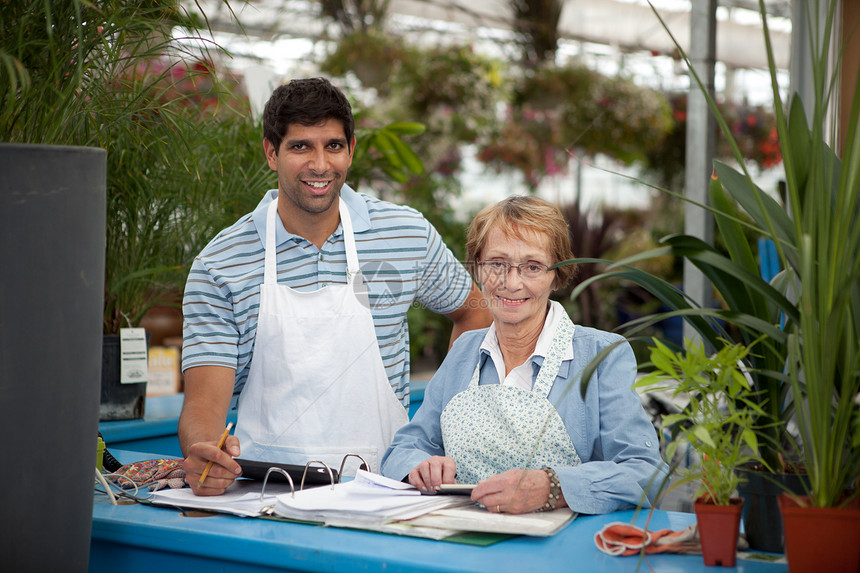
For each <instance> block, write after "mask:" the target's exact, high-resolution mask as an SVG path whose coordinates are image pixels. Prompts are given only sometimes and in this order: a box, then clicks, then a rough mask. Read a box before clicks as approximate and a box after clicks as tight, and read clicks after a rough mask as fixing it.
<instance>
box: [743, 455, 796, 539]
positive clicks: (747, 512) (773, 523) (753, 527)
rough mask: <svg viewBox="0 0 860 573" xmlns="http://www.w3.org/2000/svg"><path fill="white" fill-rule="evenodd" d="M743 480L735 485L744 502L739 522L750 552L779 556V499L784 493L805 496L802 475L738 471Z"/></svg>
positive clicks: (748, 470)
mask: <svg viewBox="0 0 860 573" xmlns="http://www.w3.org/2000/svg"><path fill="white" fill-rule="evenodd" d="M737 471H738V474H739V475H741V476H742V477H744V478H746V481H745V482H744V481H742V482H741V483H740V485H738V493H739V494H740V496H741V497H742V498H743V499H744V509H743V514H742V516H741V519H742V520H743V524H744V532H745V533H746V537H747V541H748V542H749V545H750V549H754V550H756V551H769V552H771V553H782V552H783V547H784V541H783V539H784V534H783V526H782V514H781V513H780V510H779V496H780V494H782V493H785V492H786V491H790V492H792V493H796V494H798V495H805V494H806V490H805V489H804V487H803V483H804V482H803V480H804V476H803V475H802V474H774V473H769V472H759V471H753V470H750V469H738V470H737Z"/></svg>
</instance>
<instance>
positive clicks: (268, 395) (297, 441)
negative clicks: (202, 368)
mask: <svg viewBox="0 0 860 573" xmlns="http://www.w3.org/2000/svg"><path fill="white" fill-rule="evenodd" d="M277 204H278V201H277V199H276V200H275V201H273V202H272V204H271V206H270V207H269V211H268V215H267V220H266V237H265V257H266V258H265V270H264V277H263V284H262V285H260V311H259V312H260V314H259V319H258V322H257V335H256V339H255V341H254V357H253V358H252V361H251V370H250V372H249V373H248V380H247V382H246V383H245V387H244V389H243V390H242V394H241V396H240V398H239V412H238V419H237V429H236V436H237V437H238V438H239V443H240V446H241V449H242V455H241V457H242V458H246V459H251V460H261V461H275V462H280V463H291V464H300V465H304V464H305V463H307V462H308V461H310V460H321V461H323V462H325V463H326V464H328V465H329V466H330V467H331V468H333V469H335V470H337V469H338V468H339V467H340V463H341V460H342V459H343V457H344V456H345V455H346V454H358V455H360V456H361V457H362V458H364V460H365V461H366V462H367V463H368V464H369V465H370V470H371V471H373V472H378V471H379V463H380V459H381V457H382V454H383V453H384V452H385V450H386V448H387V447H388V445H389V444H390V443H391V440H392V438H393V437H394V433H395V432H396V431H397V430H398V429H399V428H400V427H401V426H403V425H404V424H406V422H407V421H408V416H407V413H406V409H405V408H404V407H403V405H402V404H401V403H400V401H399V400H398V399H397V397H396V396H395V395H394V391H393V390H392V388H391V385H390V384H389V383H388V377H387V376H386V374H385V367H384V366H383V364H382V356H381V355H380V353H379V345H378V343H377V340H376V331H375V330H374V327H373V317H372V315H371V313H370V305H369V303H368V296H367V287H366V286H365V285H364V283H363V282H362V279H361V271H360V270H359V267H358V255H357V252H356V248H355V238H354V236H353V232H352V220H351V219H350V215H349V211H348V210H347V208H346V204H345V203H344V202H343V200H342V199H340V203H339V207H340V219H341V225H342V226H343V237H344V243H345V247H346V259H347V284H345V285H328V286H325V287H323V288H320V289H319V290H316V291H313V292H299V291H295V290H293V289H291V288H290V287H288V286H285V285H279V284H278V281H277V265H276V242H275V236H276V229H277V227H278V226H279V225H281V221H280V219H279V218H278V215H277Z"/></svg>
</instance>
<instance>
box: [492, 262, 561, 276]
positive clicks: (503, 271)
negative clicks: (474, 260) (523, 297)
mask: <svg viewBox="0 0 860 573" xmlns="http://www.w3.org/2000/svg"><path fill="white" fill-rule="evenodd" d="M478 266H479V267H481V269H483V271H484V272H485V273H487V274H488V275H490V276H491V277H493V278H503V277H507V276H508V273H509V272H511V269H512V268H514V269H517V271H518V272H519V273H520V276H521V277H522V278H524V279H539V278H541V277H542V276H544V275H545V274H546V273H547V272H549V267H548V266H546V265H545V264H543V263H536V262H534V261H529V262H527V263H520V264H518V265H514V264H511V263H509V262H507V261H479V262H478Z"/></svg>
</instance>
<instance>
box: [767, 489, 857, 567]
mask: <svg viewBox="0 0 860 573" xmlns="http://www.w3.org/2000/svg"><path fill="white" fill-rule="evenodd" d="M804 499H805V498H804ZM779 508H780V510H781V511H782V522H783V528H784V530H785V555H786V557H788V570H789V571H790V572H791V573H803V572H804V571H814V572H815V573H820V572H824V571H828V572H829V571H850V572H852V573H853V572H855V571H860V500H854V501H853V502H852V503H850V504H849V505H848V507H846V508H843V509H838V508H833V507H801V506H799V505H798V504H797V503H796V502H795V501H794V500H793V499H791V498H790V497H788V496H787V495H781V496H779Z"/></svg>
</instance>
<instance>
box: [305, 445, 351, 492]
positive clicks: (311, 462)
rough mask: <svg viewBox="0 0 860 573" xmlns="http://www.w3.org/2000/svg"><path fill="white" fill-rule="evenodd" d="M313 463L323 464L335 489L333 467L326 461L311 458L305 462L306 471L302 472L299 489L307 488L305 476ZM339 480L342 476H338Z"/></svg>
mask: <svg viewBox="0 0 860 573" xmlns="http://www.w3.org/2000/svg"><path fill="white" fill-rule="evenodd" d="M347 455H351V454H347ZM344 459H346V458H344ZM340 463H341V468H343V461H341V462H340ZM311 464H322V466H323V467H324V468H325V469H326V470H327V471H328V477H329V480H330V481H331V488H332V489H334V484H335V479H334V475H332V473H331V468H330V467H328V464H327V463H325V462H321V461H320V460H311V461H309V462H308V463H306V464H305V471H303V472H302V483H301V485H300V486H299V490H300V491H301V490H303V489H305V477H306V476H307V475H308V468H309V467H311ZM339 481H340V476H338V482H339Z"/></svg>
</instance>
